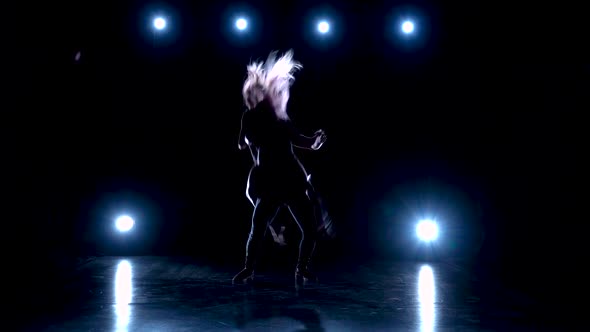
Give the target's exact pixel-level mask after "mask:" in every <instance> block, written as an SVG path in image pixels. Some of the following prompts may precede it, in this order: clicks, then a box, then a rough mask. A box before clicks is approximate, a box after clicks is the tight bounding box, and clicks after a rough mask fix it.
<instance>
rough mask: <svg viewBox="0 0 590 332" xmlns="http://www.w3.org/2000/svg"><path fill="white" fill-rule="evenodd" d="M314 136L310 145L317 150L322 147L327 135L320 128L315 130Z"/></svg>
mask: <svg viewBox="0 0 590 332" xmlns="http://www.w3.org/2000/svg"><path fill="white" fill-rule="evenodd" d="M314 137H315V142H314V143H313V145H312V146H311V148H312V149H313V150H319V149H320V148H321V147H322V145H323V144H324V143H325V142H326V140H327V139H328V137H327V136H326V133H325V132H324V131H323V130H322V129H320V130H318V131H316V132H315V134H314Z"/></svg>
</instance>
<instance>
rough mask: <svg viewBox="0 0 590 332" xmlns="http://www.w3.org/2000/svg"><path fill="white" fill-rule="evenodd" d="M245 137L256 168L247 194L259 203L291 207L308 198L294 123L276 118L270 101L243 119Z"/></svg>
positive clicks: (247, 113) (263, 102) (248, 112)
mask: <svg viewBox="0 0 590 332" xmlns="http://www.w3.org/2000/svg"><path fill="white" fill-rule="evenodd" d="M242 134H243V135H244V136H245V137H246V139H247V140H248V141H249V145H250V149H251V152H252V156H253V158H254V165H253V167H252V169H251V170H250V174H249V176H248V185H247V190H246V194H247V196H248V198H249V199H250V200H251V201H252V202H253V203H255V202H256V201H257V199H259V198H260V199H267V200H273V201H276V202H277V203H289V202H290V201H293V200H299V199H302V198H305V195H306V191H307V190H308V188H309V184H308V182H307V173H306V171H305V168H303V165H302V164H301V162H300V161H299V159H298V158H297V157H296V156H295V154H294V152H293V146H292V145H291V142H292V140H293V138H294V137H295V135H298V133H297V131H296V130H295V128H294V126H293V124H292V123H291V121H288V120H281V119H279V118H277V116H276V115H275V113H274V110H273V108H272V106H271V105H270V103H269V102H268V101H267V100H263V101H262V102H260V103H259V104H258V105H257V106H256V108H254V109H252V110H248V111H246V112H245V113H244V115H243V117H242Z"/></svg>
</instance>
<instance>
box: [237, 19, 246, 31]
mask: <svg viewBox="0 0 590 332" xmlns="http://www.w3.org/2000/svg"><path fill="white" fill-rule="evenodd" d="M236 28H237V29H238V30H240V31H244V30H246V28H248V21H247V20H246V19H245V18H243V17H240V18H238V19H237V20H236Z"/></svg>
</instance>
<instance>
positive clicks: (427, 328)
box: [418, 265, 436, 332]
mask: <svg viewBox="0 0 590 332" xmlns="http://www.w3.org/2000/svg"><path fill="white" fill-rule="evenodd" d="M435 295H436V286H435V283H434V272H433V271H432V268H431V267H430V266H428V265H422V267H421V268H420V273H419V275H418V301H419V303H420V306H419V308H420V331H421V332H432V331H434V326H435V319H436V317H435V308H434V302H435Z"/></svg>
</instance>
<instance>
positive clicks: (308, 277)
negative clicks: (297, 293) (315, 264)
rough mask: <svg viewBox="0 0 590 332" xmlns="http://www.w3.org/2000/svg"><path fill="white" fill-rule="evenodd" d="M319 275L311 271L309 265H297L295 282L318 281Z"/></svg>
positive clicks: (301, 283) (298, 283) (300, 283)
mask: <svg viewBox="0 0 590 332" xmlns="http://www.w3.org/2000/svg"><path fill="white" fill-rule="evenodd" d="M317 282H318V277H317V276H316V275H315V274H314V273H313V272H311V271H310V270H309V269H308V268H307V267H299V266H298V267H297V269H296V270H295V283H296V284H297V285H303V284H307V283H317Z"/></svg>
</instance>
